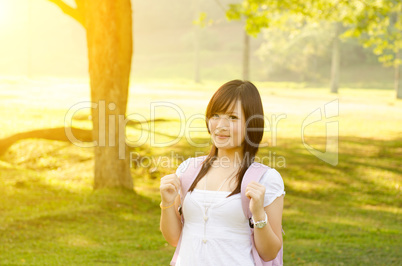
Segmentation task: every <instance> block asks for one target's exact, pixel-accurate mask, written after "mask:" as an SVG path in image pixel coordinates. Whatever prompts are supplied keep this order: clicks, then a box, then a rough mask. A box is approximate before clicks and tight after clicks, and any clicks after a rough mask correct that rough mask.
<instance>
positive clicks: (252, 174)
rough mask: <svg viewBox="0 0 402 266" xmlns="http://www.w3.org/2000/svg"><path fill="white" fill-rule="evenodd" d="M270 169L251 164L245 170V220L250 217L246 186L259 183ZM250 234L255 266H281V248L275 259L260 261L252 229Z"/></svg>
mask: <svg viewBox="0 0 402 266" xmlns="http://www.w3.org/2000/svg"><path fill="white" fill-rule="evenodd" d="M268 169H270V167H268V166H266V165H263V164H260V163H256V162H254V163H252V164H251V165H250V167H249V168H248V169H247V171H246V173H245V174H244V176H243V180H242V183H241V203H242V207H243V212H244V216H246V218H247V219H250V218H251V216H252V213H251V211H250V208H249V206H250V199H249V198H248V197H246V194H245V193H246V188H247V185H248V184H249V183H250V182H252V181H256V182H258V181H260V179H261V177H262V176H263V175H264V173H265V172H266V171H267V170H268ZM250 230H251V234H250V238H251V243H252V255H253V258H254V262H255V265H256V266H280V265H283V246H282V247H281V249H280V250H279V252H278V255H277V256H276V258H275V259H273V260H271V261H264V260H263V259H261V257H260V255H259V254H258V251H257V248H256V247H255V243H254V229H253V228H250Z"/></svg>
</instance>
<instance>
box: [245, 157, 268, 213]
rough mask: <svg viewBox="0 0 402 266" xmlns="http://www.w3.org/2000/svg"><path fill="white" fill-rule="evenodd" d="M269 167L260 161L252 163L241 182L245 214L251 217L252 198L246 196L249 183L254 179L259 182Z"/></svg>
mask: <svg viewBox="0 0 402 266" xmlns="http://www.w3.org/2000/svg"><path fill="white" fill-rule="evenodd" d="M268 169H269V167H268V166H266V165H263V164H260V163H256V162H254V163H252V164H251V165H250V166H249V168H248V169H247V171H246V173H244V176H243V181H242V182H241V189H240V191H241V204H242V207H243V212H244V216H246V217H247V219H248V218H251V211H250V209H249V206H250V199H249V198H248V197H246V194H245V193H246V188H247V186H248V184H249V183H250V182H252V181H255V182H258V181H260V179H261V177H262V176H263V175H264V173H265V172H266V171H267V170H268Z"/></svg>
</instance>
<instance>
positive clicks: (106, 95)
mask: <svg viewBox="0 0 402 266" xmlns="http://www.w3.org/2000/svg"><path fill="white" fill-rule="evenodd" d="M84 6H85V9H84V12H85V27H86V32H87V45H88V59H89V75H90V80H91V101H92V102H93V103H95V105H96V108H92V122H93V139H94V140H95V141H97V144H96V145H95V148H94V149H95V150H94V152H95V155H94V158H95V181H94V188H95V189H97V188H104V187H109V188H110V187H116V188H126V189H130V190H132V189H133V180H132V177H131V174H130V166H129V165H130V164H129V153H128V149H127V146H126V143H125V134H126V133H125V126H123V127H122V128H120V127H119V125H121V124H122V123H119V121H121V120H124V119H125V114H126V108H127V99H128V87H129V75H130V68H131V55H132V17H131V16H132V14H131V13H132V12H131V2H130V0H98V1H85V4H84ZM119 155H120V156H119Z"/></svg>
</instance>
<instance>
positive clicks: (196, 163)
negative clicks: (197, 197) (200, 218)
mask: <svg viewBox="0 0 402 266" xmlns="http://www.w3.org/2000/svg"><path fill="white" fill-rule="evenodd" d="M206 157H207V156H206V155H205V156H200V157H196V158H191V159H190V161H189V163H188V165H187V168H186V170H185V171H184V173H183V174H182V175H181V176H180V185H181V187H180V207H179V209H180V214H181V222H182V223H184V217H183V213H182V211H181V209H182V205H183V202H184V198H185V197H186V195H187V192H188V190H189V188H190V187H191V185H192V184H193V182H194V180H195V178H196V177H197V175H198V173H199V171H200V170H201V166H202V163H203V162H204V161H205V158H206ZM181 238H182V234H180V238H179V242H178V243H177V246H176V250H175V252H174V255H173V258H172V260H171V261H170V265H176V261H177V258H178V257H179V251H180V244H181Z"/></svg>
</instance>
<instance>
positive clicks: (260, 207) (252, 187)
mask: <svg viewBox="0 0 402 266" xmlns="http://www.w3.org/2000/svg"><path fill="white" fill-rule="evenodd" d="M245 194H246V196H247V197H248V198H249V199H250V206H249V208H250V211H251V213H252V214H253V218H254V220H255V221H261V220H264V219H265V210H264V196H265V186H264V185H261V184H260V183H258V182H255V181H253V182H250V183H249V184H248V185H247V188H246V193H245Z"/></svg>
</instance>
